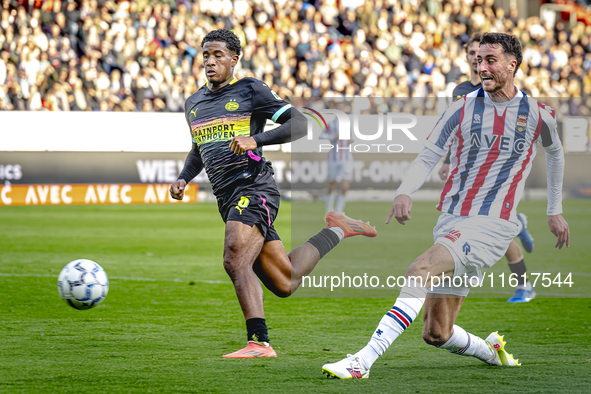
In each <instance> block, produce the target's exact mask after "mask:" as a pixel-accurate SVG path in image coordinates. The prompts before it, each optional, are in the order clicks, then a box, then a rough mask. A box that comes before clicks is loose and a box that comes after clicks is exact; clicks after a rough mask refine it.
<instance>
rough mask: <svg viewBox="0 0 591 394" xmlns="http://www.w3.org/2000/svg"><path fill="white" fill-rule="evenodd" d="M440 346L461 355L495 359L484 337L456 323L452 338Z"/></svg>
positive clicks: (485, 360) (486, 360)
mask: <svg viewBox="0 0 591 394" xmlns="http://www.w3.org/2000/svg"><path fill="white" fill-rule="evenodd" d="M439 348H441V349H445V350H447V351H448V352H450V353H453V354H459V355H461V356H472V357H476V358H477V359H479V360H482V361H484V362H488V361H490V360H492V359H494V356H495V355H494V354H493V353H492V352H491V350H490V347H489V346H488V343H486V342H485V341H484V339H482V338H479V337H477V336H476V335H472V334H470V333H469V332H466V330H464V329H463V328H462V327H460V326H456V325H455V324H454V332H453V334H452V335H451V338H449V340H448V341H447V342H445V343H444V344H443V345H441V346H440V347H439Z"/></svg>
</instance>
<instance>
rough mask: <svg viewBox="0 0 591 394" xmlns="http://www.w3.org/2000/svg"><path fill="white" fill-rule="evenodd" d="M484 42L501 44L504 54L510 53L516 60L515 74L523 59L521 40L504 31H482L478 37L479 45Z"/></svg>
mask: <svg viewBox="0 0 591 394" xmlns="http://www.w3.org/2000/svg"><path fill="white" fill-rule="evenodd" d="M484 44H489V45H496V44H498V45H501V46H502V47H503V50H504V51H505V55H511V56H513V57H514V58H515V60H517V66H516V67H515V71H514V72H513V75H515V74H517V70H519V66H520V65H521V62H522V61H523V51H522V49H521V42H519V40H518V39H517V37H515V36H514V35H511V34H505V33H484V34H483V35H482V37H481V38H480V45H484Z"/></svg>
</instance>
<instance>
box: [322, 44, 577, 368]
mask: <svg viewBox="0 0 591 394" xmlns="http://www.w3.org/2000/svg"><path fill="white" fill-rule="evenodd" d="M522 59H523V54H522V49H521V44H520V42H519V40H518V39H517V37H515V36H512V35H508V34H501V33H486V34H484V35H483V36H482V39H481V41H480V47H479V49H478V64H479V66H478V73H479V75H480V77H481V80H482V81H483V83H482V88H481V89H479V90H478V91H477V92H473V93H470V94H468V95H467V96H465V97H463V98H461V99H459V100H456V101H454V102H453V103H452V104H451V105H450V106H449V107H448V108H447V110H446V111H445V113H444V114H443V116H442V117H441V119H440V120H439V122H438V123H437V125H436V126H435V128H434V130H433V131H432V132H431V134H430V135H429V137H427V141H426V142H425V147H424V148H423V150H422V151H421V153H419V155H418V156H417V158H416V159H415V161H414V162H413V164H412V165H411V167H410V168H409V170H408V172H407V173H406V176H405V178H404V180H403V182H402V184H401V185H400V187H399V188H398V190H397V191H396V197H395V198H394V203H393V205H392V209H391V211H390V214H389V216H388V219H387V221H386V223H388V222H389V221H390V219H391V218H392V216H394V217H395V218H396V220H397V221H398V222H399V223H400V224H403V225H404V224H405V222H406V221H407V220H410V219H411V217H410V211H411V209H412V199H411V196H412V194H413V193H414V192H416V191H417V190H419V189H420V187H421V186H422V185H423V183H424V182H425V179H426V178H427V176H428V175H429V174H430V173H431V171H432V170H433V169H434V168H435V166H436V165H437V163H438V162H439V160H440V159H441V158H442V157H443V156H444V155H445V154H446V153H447V151H448V150H449V149H450V146H451V151H452V156H453V157H454V159H455V160H457V165H456V166H455V168H454V170H453V171H452V173H451V175H450V179H449V180H448V182H447V183H446V185H445V187H444V189H443V192H442V194H441V201H440V203H439V205H438V207H437V209H438V210H439V211H441V212H442V213H441V215H440V216H439V219H438V221H437V225H436V226H435V228H434V230H433V240H434V245H433V246H432V247H431V248H429V249H428V250H427V251H426V252H425V253H423V254H422V255H421V256H419V257H418V258H417V259H416V260H415V261H414V262H413V263H412V264H411V265H410V266H409V267H408V269H407V271H406V283H405V285H404V286H403V287H402V289H401V291H400V296H399V297H398V298H397V300H396V303H395V304H394V306H393V307H392V308H391V310H390V311H388V312H387V313H386V314H385V315H384V317H383V318H382V320H381V321H380V323H379V325H378V327H377V329H376V330H375V331H374V333H373V335H372V337H371V340H370V341H369V343H368V344H367V346H366V347H364V348H363V349H361V350H360V351H359V352H357V353H355V354H354V355H349V356H347V358H345V359H343V360H341V361H339V362H336V363H333V364H326V365H324V366H323V368H322V372H323V373H325V374H327V375H329V376H332V377H336V378H340V379H354V378H367V377H368V376H369V370H370V368H371V367H372V365H373V364H374V363H375V362H376V361H377V359H378V358H379V357H380V356H381V355H382V354H384V352H385V351H386V350H387V349H388V348H389V347H390V345H391V344H392V343H393V342H394V340H395V339H396V338H397V337H398V336H400V335H401V334H402V333H403V332H404V331H405V330H406V329H407V328H408V327H409V326H410V324H412V322H413V321H414V320H415V319H416V318H417V316H418V314H419V312H420V311H421V309H423V339H424V341H425V342H426V343H427V344H429V345H432V346H435V347H437V348H440V349H444V350H447V351H449V352H450V353H453V354H457V355H463V356H472V357H476V358H477V359H479V360H481V361H483V362H485V363H487V364H489V365H493V366H518V365H520V364H519V362H518V360H516V359H514V357H513V356H512V355H511V354H509V353H508V352H507V351H506V349H505V345H506V343H505V341H504V339H503V337H502V336H500V335H499V334H498V332H493V333H491V334H490V335H489V336H488V337H487V338H486V340H483V339H482V338H480V337H477V336H476V335H473V334H470V333H468V332H466V331H465V330H464V329H463V328H462V327H460V326H458V325H456V324H455V321H456V318H457V316H458V313H459V312H460V309H461V307H462V304H463V302H464V300H465V298H466V296H467V295H468V293H469V291H470V283H473V279H474V278H476V279H480V278H482V272H481V270H482V269H483V268H484V267H489V268H490V267H491V266H493V265H494V264H495V263H496V262H497V261H499V260H500V259H501V258H502V256H503V255H504V254H505V252H506V251H507V248H508V247H509V244H510V243H511V241H512V240H513V238H514V237H515V236H517V234H518V232H519V225H518V219H517V206H518V204H519V200H520V199H521V196H522V194H523V188H524V186H525V181H526V178H527V176H528V174H529V173H530V170H531V166H532V163H533V159H534V157H535V154H536V149H537V146H536V144H537V142H538V141H539V142H541V143H542V146H543V147H544V150H545V151H546V169H547V181H548V208H547V215H548V227H549V228H550V231H551V232H552V233H553V234H554V235H555V236H556V237H557V238H558V241H557V242H556V247H557V248H558V249H562V247H563V246H565V245H566V246H567V247H569V246H570V245H569V242H570V233H569V228H568V224H567V222H566V221H565V220H564V218H563V217H562V180H563V176H564V151H563V149H562V144H561V143H560V139H559V138H558V133H557V130H556V114H555V112H554V110H553V109H552V108H550V107H549V106H547V105H544V104H542V103H540V102H538V101H536V100H534V99H532V98H530V97H528V96H527V95H526V94H525V93H523V92H522V91H520V90H519V89H517V87H516V86H515V84H514V77H515V73H516V72H517V70H518V68H519V65H520V64H521V61H522ZM487 141H488V142H487ZM441 276H445V277H452V276H453V278H454V279H457V278H460V283H459V286H458V285H455V284H454V283H455V280H454V281H448V280H445V281H443V284H442V283H441V282H439V278H440V277H441ZM464 276H466V278H467V279H463V277H464ZM436 279H437V280H436ZM478 282H479V280H478V281H476V282H475V283H478ZM479 331H480V330H479Z"/></svg>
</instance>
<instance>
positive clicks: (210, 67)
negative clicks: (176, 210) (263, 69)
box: [170, 29, 377, 358]
mask: <svg viewBox="0 0 591 394" xmlns="http://www.w3.org/2000/svg"><path fill="white" fill-rule="evenodd" d="M201 47H202V48H203V62H204V68H205V74H206V76H207V81H208V82H207V84H206V85H205V86H203V87H201V89H199V90H198V91H197V93H195V94H193V95H192V96H191V97H189V98H188V99H187V101H186V103H185V119H186V121H187V123H188V125H189V130H190V133H191V137H192V140H193V148H192V150H191V151H190V152H189V154H188V156H187V159H186V161H185V166H184V168H183V171H182V172H181V174H180V175H179V177H178V180H177V181H176V182H174V183H173V184H172V185H171V186H170V194H171V196H172V197H173V198H175V199H177V200H182V198H183V194H184V191H185V187H186V185H187V183H188V182H190V181H191V180H192V179H193V178H195V177H196V176H197V175H198V174H199V173H200V172H201V170H202V169H203V168H205V171H206V172H207V176H208V178H209V181H210V182H211V187H212V190H213V193H214V195H215V196H216V199H217V202H218V209H219V211H220V214H221V216H222V219H223V220H224V222H225V223H226V231H225V238H224V268H225V269H226V272H227V273H228V276H230V279H231V280H232V283H233V284H234V289H235V290H236V296H237V297H238V301H239V303H240V307H241V308H242V313H243V314H244V318H245V320H246V331H247V341H248V344H247V346H246V347H245V348H244V349H241V350H238V351H236V352H234V353H230V354H226V355H225V356H223V357H226V358H255V357H277V354H276V353H275V351H274V350H273V348H272V347H271V346H270V344H269V336H268V332H267V324H266V321H265V312H264V307H263V289H262V287H261V283H260V282H259V279H260V281H261V282H262V283H263V284H264V285H265V286H266V287H267V288H268V289H269V290H271V291H272V292H273V293H274V294H275V295H277V296H279V297H288V296H289V295H291V294H292V293H293V292H294V291H295V290H296V289H297V288H298V286H299V285H300V283H301V280H302V276H304V275H308V274H309V273H310V272H311V271H312V270H313V269H314V267H315V266H316V264H317V263H318V261H319V260H320V259H321V258H322V257H323V256H324V255H325V254H327V253H328V252H329V251H330V250H331V249H332V248H334V247H335V246H336V245H337V244H338V243H339V242H340V241H342V240H343V238H347V237H352V236H355V235H365V236H368V237H375V236H376V235H377V234H376V231H375V229H374V228H373V227H371V226H369V224H366V223H363V222H361V221H358V220H354V219H351V218H348V217H346V216H345V215H343V214H340V213H337V212H329V213H328V215H327V216H326V220H327V222H328V223H327V226H326V228H324V229H323V230H321V231H320V232H319V233H318V234H316V235H315V236H313V237H312V238H310V240H309V241H308V242H306V243H304V244H303V245H300V246H299V247H297V248H296V249H294V250H292V251H291V252H290V253H289V255H288V254H287V253H286V251H285V248H284V247H283V243H282V242H281V239H280V238H279V235H278V234H277V232H276V231H275V228H274V227H273V222H274V221H275V218H276V217H277V213H278V211H279V203H280V195H279V190H278V189H277V184H276V183H275V179H274V178H273V168H272V166H271V163H270V162H268V161H266V160H265V158H264V157H263V149H262V147H263V146H265V145H273V144H283V143H286V142H290V141H293V140H296V139H298V138H301V137H303V136H304V135H305V134H306V132H307V122H306V119H305V118H304V116H303V115H302V114H301V113H300V112H299V111H298V110H296V109H295V108H293V107H292V106H291V104H288V103H287V102H285V101H283V100H282V99H281V98H280V97H279V96H278V95H277V94H276V93H275V92H274V91H273V90H271V88H270V87H269V86H267V85H266V84H264V83H263V82H261V81H259V80H257V79H254V78H244V79H241V80H237V79H235V78H234V77H233V75H234V67H235V66H236V64H237V63H238V61H239V59H240V52H241V47H240V41H239V39H238V37H236V35H234V34H233V33H232V32H230V31H229V30H225V29H223V30H215V31H212V32H210V33H208V34H207V35H206V36H205V37H204V39H203V42H202V44H201ZM267 119H271V120H272V121H273V122H276V123H280V124H281V125H280V126H279V127H277V128H275V129H273V130H270V131H268V132H264V127H265V124H266V123H267ZM198 243H199V240H195V245H189V247H194V248H198Z"/></svg>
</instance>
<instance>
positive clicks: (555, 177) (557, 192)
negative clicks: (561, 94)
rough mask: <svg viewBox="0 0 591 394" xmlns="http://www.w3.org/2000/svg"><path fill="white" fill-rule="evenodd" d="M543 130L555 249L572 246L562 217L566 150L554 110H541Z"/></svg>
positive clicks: (550, 220) (551, 228) (541, 133)
mask: <svg viewBox="0 0 591 394" xmlns="http://www.w3.org/2000/svg"><path fill="white" fill-rule="evenodd" d="M540 114H541V116H542V130H541V132H540V137H541V140H542V146H543V147H544V149H545V150H546V177H547V181H548V211H547V214H548V227H549V228H550V231H551V232H552V234H554V235H555V236H556V237H557V238H558V240H557V241H556V245H555V247H557V248H558V249H562V247H563V246H564V245H565V244H566V247H567V248H568V247H569V246H570V231H569V228H568V223H567V222H566V220H564V218H563V217H562V179H563V177H564V150H563V149H562V144H561V143H560V138H558V132H557V130H556V118H555V117H554V110H552V109H550V108H548V107H544V108H541V109H540Z"/></svg>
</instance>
